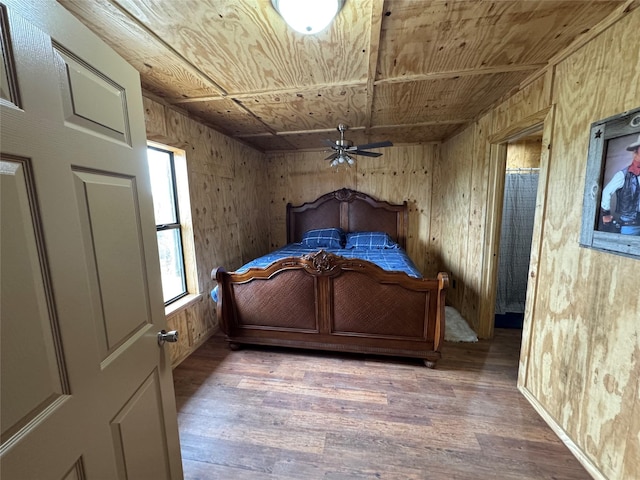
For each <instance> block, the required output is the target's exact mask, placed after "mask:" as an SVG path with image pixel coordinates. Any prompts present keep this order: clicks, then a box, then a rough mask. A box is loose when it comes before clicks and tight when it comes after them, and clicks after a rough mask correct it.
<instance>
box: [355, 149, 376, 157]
mask: <svg viewBox="0 0 640 480" xmlns="http://www.w3.org/2000/svg"><path fill="white" fill-rule="evenodd" d="M349 153H351V154H353V155H362V156H365V157H379V156H380V155H382V154H381V153H378V152H366V151H364V150H352V151H350V152H349Z"/></svg>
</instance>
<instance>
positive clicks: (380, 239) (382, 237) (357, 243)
mask: <svg viewBox="0 0 640 480" xmlns="http://www.w3.org/2000/svg"><path fill="white" fill-rule="evenodd" d="M344 248H400V245H398V244H397V243H396V242H394V241H393V240H392V239H391V237H390V236H389V235H388V234H386V233H384V232H352V233H347V239H346V245H345V247H344Z"/></svg>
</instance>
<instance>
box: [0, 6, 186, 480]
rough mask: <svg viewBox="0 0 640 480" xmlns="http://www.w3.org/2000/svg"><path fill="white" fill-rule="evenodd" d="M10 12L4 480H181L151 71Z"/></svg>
mask: <svg viewBox="0 0 640 480" xmlns="http://www.w3.org/2000/svg"><path fill="white" fill-rule="evenodd" d="M2 3H4V5H2ZM0 6H1V8H0V10H1V12H0V17H1V18H0V30H1V35H0V37H1V39H2V40H1V41H2V56H3V62H2V70H1V72H0V74H1V77H2V82H1V83H0V94H1V95H0V96H1V97H2V99H0V129H1V140H0V154H1V160H0V205H1V207H0V210H1V211H0V220H1V227H0V228H1V236H0V250H1V254H2V256H1V264H0V270H1V275H0V297H1V302H0V303H1V311H0V337H1V338H0V355H1V358H0V365H1V366H0V368H1V372H0V373H1V377H0V378H1V385H0V395H1V398H0V409H1V410H0V426H1V437H0V477H1V478H2V479H3V480H33V479H55V480H60V479H65V480H70V479H88V480H91V479H108V480H115V479H129V480H145V479H149V480H162V479H167V480H168V479H171V480H176V479H181V478H182V465H181V459H180V446H179V441H178V428H177V419H176V409H175V399H174V392H173V383H172V376H171V368H170V362H169V356H168V352H166V351H165V348H163V347H161V346H160V345H159V344H158V342H157V333H158V331H160V330H161V329H162V328H165V327H166V324H165V318H164V307H163V301H162V286H161V280H160V269H159V263H158V252H157V244H156V234H155V223H154V214H153V208H152V198H151V188H150V184H149V178H148V173H147V170H146V146H145V130H144V120H143V108H142V96H141V91H140V82H139V78H138V74H137V72H136V71H135V70H134V69H133V68H132V67H130V66H129V65H127V64H126V63H125V62H124V61H123V60H122V59H121V58H120V57H118V56H117V55H116V54H115V53H114V52H113V51H111V50H110V49H109V48H108V47H106V46H105V45H104V44H103V43H102V42H101V41H99V40H98V39H97V37H95V36H94V35H93V34H91V33H90V32H89V30H87V29H86V28H85V27H84V26H82V25H81V24H80V23H79V22H78V21H77V20H76V19H75V18H74V17H73V16H72V15H71V14H69V13H68V12H67V11H66V10H64V9H63V8H62V7H61V6H60V5H58V4H57V3H55V2H54V1H53V0H46V1H45V0H0Z"/></svg>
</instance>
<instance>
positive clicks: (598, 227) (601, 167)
mask: <svg viewBox="0 0 640 480" xmlns="http://www.w3.org/2000/svg"><path fill="white" fill-rule="evenodd" d="M637 144H640V107H639V108H636V109H634V110H629V111H626V112H623V113H620V114H618V115H615V116H612V117H609V118H606V119H603V120H599V121H597V122H594V123H592V124H591V128H590V132H589V153H588V156H587V171H586V177H585V187H584V199H583V204H582V224H581V230H580V246H581V247H585V248H592V249H596V250H601V251H604V252H608V253H613V254H618V255H624V256H627V257H631V258H636V259H640V198H638V196H639V195H640V184H639V183H638V182H640V176H636V175H634V173H633V172H634V171H635V168H636V167H635V166H634V167H633V168H631V171H629V167H630V166H631V164H632V162H633V161H634V159H635V161H636V162H638V161H640V150H639V149H638V147H636V145H637ZM632 147H636V148H632ZM636 155H638V156H636ZM614 177H615V179H614ZM621 182H622V184H621ZM636 192H637V193H636ZM634 205H635V206H634ZM607 206H608V207H609V208H606V207H607ZM632 210H634V211H635V215H634V212H632Z"/></svg>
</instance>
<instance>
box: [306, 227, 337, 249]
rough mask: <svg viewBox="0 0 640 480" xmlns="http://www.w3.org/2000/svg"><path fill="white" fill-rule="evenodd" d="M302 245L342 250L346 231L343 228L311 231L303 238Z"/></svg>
mask: <svg viewBox="0 0 640 480" xmlns="http://www.w3.org/2000/svg"><path fill="white" fill-rule="evenodd" d="M300 243H302V244H303V245H306V246H307V247H312V248H318V247H322V248H342V247H343V245H344V231H343V230H342V229H341V228H319V229H316V230H309V231H307V232H305V234H304V235H303V236H302V242H300Z"/></svg>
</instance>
